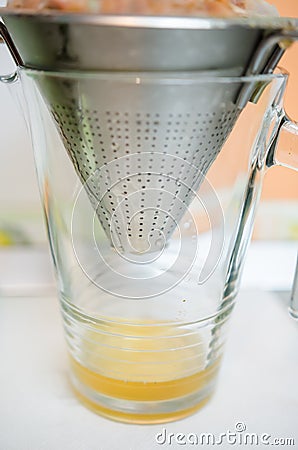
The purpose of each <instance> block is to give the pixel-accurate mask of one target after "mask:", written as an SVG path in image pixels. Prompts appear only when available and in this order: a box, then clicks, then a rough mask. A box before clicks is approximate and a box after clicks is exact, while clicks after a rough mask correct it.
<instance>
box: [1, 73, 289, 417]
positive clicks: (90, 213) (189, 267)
mask: <svg viewBox="0 0 298 450" xmlns="http://www.w3.org/2000/svg"><path fill="white" fill-rule="evenodd" d="M17 80H21V82H22V87H23V90H24V94H25V98H26V106H25V109H26V113H27V115H28V117H29V125H30V130H31V135H32V141H33V147H34V154H35V160H36V168H37V175H38V182H39V187H40V192H41V197H42V202H43V206H44V212H45V218H46V224H47V230H48V235H49V242H50V247H51V252H52V256H53V261H54V265H55V269H56V274H57V284H58V290H59V297H60V302H61V312H62V316H63V321H64V328H65V336H66V341H67V344H68V350H69V358H70V366H71V381H72V385H73V387H74V390H75V392H76V393H77V395H78V397H79V398H80V399H81V400H82V401H83V402H84V403H85V404H86V405H87V406H88V407H89V408H91V409H93V410H95V411H96V412H98V413H100V414H102V415H104V416H107V417H110V418H113V419H116V420H120V421H125V422H136V423H157V422H163V421H170V420H176V419H178V418H182V417H184V416H187V415H189V414H191V413H193V412H194V411H196V410H197V409H199V408H200V407H201V406H202V405H203V404H204V403H205V402H206V401H207V400H208V399H209V398H210V396H211V395H212V392H213V391H214V388H215V384H216V379H217V374H218V370H219V367H220V362H221V357H222V353H223V344H224V341H225V335H226V329H227V325H228V322H229V318H230V314H231V312H232V310H233V306H234V303H235V297H236V295H237V292H238V289H239V282H240V275H241V270H242V266H243V260H244V256H245V252H246V249H247V246H248V243H249V240H250V237H251V232H252V227H253V221H254V216H255V209H256V206H257V204H258V200H259V197H260V192H261V188H262V181H263V177H264V175H265V172H266V170H267V169H268V167H270V166H272V165H275V164H281V165H284V166H287V167H292V168H295V165H296V161H295V158H296V156H295V155H294V154H293V151H292V150H290V148H289V147H287V146H285V148H284V147H283V145H280V142H279V140H280V137H281V136H284V137H286V136H288V137H289V138H290V139H291V140H292V141H293V143H294V145H296V140H297V135H298V127H297V125H296V124H295V123H293V122H291V121H290V120H289V119H288V118H287V116H286V114H285V112H284V110H283V95H284V91H285V86H286V81H287V75H286V74H283V73H281V72H278V73H277V74H274V75H260V76H253V77H234V78H233V77H229V76H226V77H224V76H216V72H214V73H212V72H210V73H160V74H152V73H151V74H150V73H138V74H136V73H121V72H114V73H103V72H98V73H97V72H92V73H86V72H81V73H77V72H57V73H54V72H46V71H38V70H29V69H24V68H19V69H18V71H17V72H16V74H14V75H12V76H9V77H2V79H1V81H5V82H7V83H9V84H13V83H15V82H16V81H17ZM296 160H297V158H296Z"/></svg>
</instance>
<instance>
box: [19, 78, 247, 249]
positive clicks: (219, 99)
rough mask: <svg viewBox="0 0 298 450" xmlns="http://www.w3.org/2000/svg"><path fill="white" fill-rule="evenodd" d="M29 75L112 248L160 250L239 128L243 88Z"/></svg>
mask: <svg viewBox="0 0 298 450" xmlns="http://www.w3.org/2000/svg"><path fill="white" fill-rule="evenodd" d="M26 73H27V75H30V76H31V77H32V78H33V79H34V81H35V82H36V84H37V85H38V87H39V90H40V91H41V92H42V93H43V95H44V98H45V101H46V103H47V106H48V108H49V110H50V111H51V113H52V116H53V117H54V119H55V122H56V125H57V128H58V130H59V132H60V135H61V137H62V139H63V142H64V147H65V149H66V150H67V152H68V155H69V156H70V158H71V161H72V163H73V165H74V167H75V170H76V172H77V174H78V176H79V178H80V180H81V182H82V184H83V185H84V188H85V189H86V191H87V193H88V196H89V198H90V200H91V203H92V205H93V207H94V210H95V211H96V213H97V216H98V218H99V220H100V222H101V224H102V226H103V228H104V230H105V232H106V234H107V236H109V237H110V239H111V241H112V243H113V245H114V246H115V247H116V248H118V249H119V250H120V251H121V252H130V253H131V252H137V253H140V252H148V251H150V252H152V251H157V250H160V249H161V247H162V246H163V245H165V242H166V241H167V240H168V238H169V237H170V236H171V234H172V232H173V231H174V229H175V228H176V226H177V224H178V223H179V221H180V219H181V217H182V216H183V215H184V213H185V211H186V209H187V207H188V206H189V204H190V202H191V201H192V200H193V198H194V195H196V191H197V190H198V188H199V186H200V184H201V182H202V181H203V179H204V176H205V175H206V173H207V172H208V169H209V168H210V166H211V164H212V163H213V161H214V160H215V158H216V156H217V155H218V153H219V151H220V150H221V148H222V145H223V143H224V142H225V140H226V138H227V136H228V135H229V133H230V132H231V130H232V128H233V126H234V124H235V121H236V120H237V117H238V115H239V113H240V109H239V108H238V107H237V103H236V101H235V100H236V99H237V92H239V91H240V90H241V82H240V81H239V82H238V83H231V85H230V86H229V85H227V83H225V82H224V80H225V79H223V78H216V73H215V74H214V73H204V74H202V73H201V72H199V74H193V73H192V74H181V73H180V74H179V78H178V77H177V78H175V77H174V74H173V73H171V76H170V75H169V74H156V73H153V74H149V73H147V74H145V73H143V74H142V75H141V77H140V76H137V75H136V74H133V73H132V74H127V73H126V74H123V73H122V74H120V73H115V72H114V73H108V74H95V75H93V74H92V73H89V74H88V75H86V74H84V75H83V76H80V75H78V74H75V73H68V74H67V75H66V74H65V73H63V74H62V73H61V74H60V73H54V74H49V73H46V72H39V71H35V70H33V71H30V70H27V71H26ZM214 77H215V78H214ZM214 79H215V80H218V82H216V83H214ZM210 80H212V81H213V82H210ZM220 80H222V82H221V81H220Z"/></svg>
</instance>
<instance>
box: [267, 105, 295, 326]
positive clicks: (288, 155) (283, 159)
mask: <svg viewBox="0 0 298 450" xmlns="http://www.w3.org/2000/svg"><path fill="white" fill-rule="evenodd" d="M280 117H281V119H280V122H279V125H278V127H277V131H276V134H275V137H274V138H273V140H272V142H271V144H270V146H269V150H268V153H267V160H266V165H267V167H272V166H282V167H286V168H289V169H293V170H295V171H298V123H297V122H294V121H293V120H291V119H290V118H289V117H288V115H287V114H286V112H285V110H284V109H282V110H281V115H280ZM289 311H290V314H291V316H292V317H293V318H294V319H298V258H297V266H296V272H295V276H294V283H293V287H292V293H291V300H290V307H289Z"/></svg>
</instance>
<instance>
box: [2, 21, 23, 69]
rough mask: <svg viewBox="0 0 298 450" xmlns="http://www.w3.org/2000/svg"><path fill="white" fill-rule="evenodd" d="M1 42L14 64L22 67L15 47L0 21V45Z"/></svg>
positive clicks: (21, 61)
mask: <svg viewBox="0 0 298 450" xmlns="http://www.w3.org/2000/svg"><path fill="white" fill-rule="evenodd" d="M2 40H3V41H4V42H5V44H6V46H7V48H8V50H9V53H10V54H11V56H12V59H13V61H14V63H15V64H16V65H17V66H23V65H24V64H23V60H22V58H21V56H20V54H19V52H18V50H17V48H16V46H15V45H14V43H13V41H12V39H11V37H10V35H9V33H8V31H7V28H6V26H5V25H4V23H3V22H1V21H0V43H1V41H2Z"/></svg>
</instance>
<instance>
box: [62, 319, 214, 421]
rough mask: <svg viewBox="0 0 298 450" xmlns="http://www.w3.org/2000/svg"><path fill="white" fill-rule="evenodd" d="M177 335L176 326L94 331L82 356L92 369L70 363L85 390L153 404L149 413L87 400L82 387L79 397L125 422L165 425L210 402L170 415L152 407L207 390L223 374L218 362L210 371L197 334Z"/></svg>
mask: <svg viewBox="0 0 298 450" xmlns="http://www.w3.org/2000/svg"><path fill="white" fill-rule="evenodd" d="M173 335H174V333H173V329H172V328H171V327H170V326H164V327H158V328H157V327H156V328H155V327H152V326H145V327H137V328H135V327H131V326H127V325H122V326H119V325H117V326H115V325H114V326H113V327H112V329H111V330H109V334H106V333H104V334H101V333H100V334H99V335H98V334H97V333H94V332H90V331H88V333H87V335H86V339H85V340H84V344H83V346H82V350H83V351H82V353H81V355H82V357H81V361H82V360H83V361H84V363H83V364H86V365H83V364H82V363H79V362H77V361H76V360H75V359H74V358H73V357H71V358H70V360H71V368H72V372H73V375H74V377H75V379H76V380H77V381H78V382H79V385H83V386H85V387H87V389H88V390H89V391H93V392H95V393H96V392H97V393H100V394H102V395H105V396H108V397H112V398H113V399H119V400H121V401H123V400H124V401H128V402H129V401H130V402H143V404H145V403H146V402H148V413H147V412H146V413H145V414H144V413H133V412H132V413H131V412H129V413H126V412H123V411H117V410H111V409H109V408H107V407H106V406H104V405H100V404H98V403H96V402H94V401H92V400H91V399H90V398H88V397H86V396H85V395H84V393H83V392H79V391H80V389H79V388H77V389H76V394H77V396H78V397H79V399H80V400H81V401H82V402H83V403H84V404H85V405H86V406H87V407H89V408H90V409H92V410H94V411H95V412H97V413H98V414H101V415H104V416H106V417H109V418H112V419H114V420H119V421H122V422H131V423H159V422H165V421H172V420H177V419H180V418H182V417H185V416H188V415H190V414H192V413H194V412H195V411H196V410H198V409H199V408H200V407H201V406H203V404H205V403H206V401H207V400H208V398H205V397H204V398H203V400H200V401H198V403H197V404H195V405H193V404H192V406H191V407H188V406H187V403H186V402H185V404H184V406H183V407H180V408H179V411H171V412H167V413H158V412H155V411H152V408H151V407H150V402H152V403H151V405H152V404H154V402H162V401H170V400H173V399H179V397H186V396H189V395H191V394H195V393H198V392H200V391H203V390H204V388H205V387H207V386H208V384H209V383H211V382H212V380H213V379H214V378H215V377H216V375H217V372H218V366H219V364H218V361H217V362H216V363H213V364H212V365H210V366H208V368H204V364H205V359H206V353H205V351H203V345H202V342H201V339H200V336H199V335H198V334H197V333H196V334H194V333H187V332H185V330H179V331H178V332H177V329H175V335H174V336H173ZM123 336H125V337H123ZM136 336H137V337H136ZM139 336H142V338H139ZM99 344H100V345H99ZM87 366H88V367H87ZM90 367H92V369H91V368H90ZM83 391H84V389H83ZM182 402H183V400H182Z"/></svg>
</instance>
